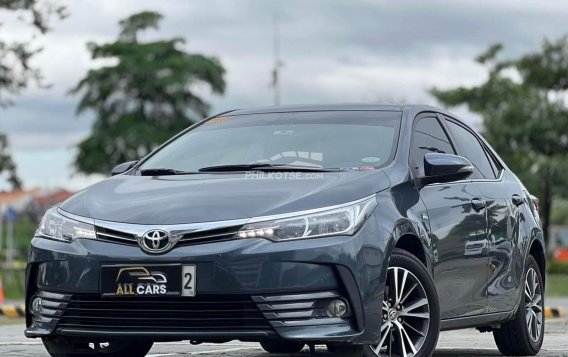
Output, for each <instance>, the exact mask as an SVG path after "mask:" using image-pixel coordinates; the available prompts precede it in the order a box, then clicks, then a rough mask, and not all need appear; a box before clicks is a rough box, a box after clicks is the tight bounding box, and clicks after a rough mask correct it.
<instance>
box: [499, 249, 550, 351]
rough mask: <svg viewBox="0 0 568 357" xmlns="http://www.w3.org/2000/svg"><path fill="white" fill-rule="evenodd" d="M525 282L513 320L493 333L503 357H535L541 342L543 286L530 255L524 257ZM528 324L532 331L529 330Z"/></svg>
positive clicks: (542, 336) (542, 335) (540, 275)
mask: <svg viewBox="0 0 568 357" xmlns="http://www.w3.org/2000/svg"><path fill="white" fill-rule="evenodd" d="M533 278H534V280H533ZM524 280H525V285H524V286H525V292H524V293H523V297H522V298H521V300H520V302H519V306H518V308H517V313H516V314H515V318H514V319H513V320H511V321H509V322H506V323H504V324H502V325H501V328H500V329H498V330H494V331H493V338H494V339H495V343H496V344H497V348H498V349H499V351H500V352H501V353H502V354H503V355H506V356H534V355H536V354H537V353H538V352H539V351H540V348H541V347H542V342H543V339H544V284H543V279H542V272H541V271H540V269H539V267H538V264H537V262H536V260H535V259H534V257H533V256H529V257H528V258H527V263H526V267H525V274H524ZM533 282H535V283H536V284H537V285H533ZM527 289H529V290H528V291H527ZM538 295H540V297H539V296H538ZM529 304H530V305H529ZM529 310H530V311H529ZM529 322H530V326H531V327H532V329H529Z"/></svg>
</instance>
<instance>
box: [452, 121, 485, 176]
mask: <svg viewBox="0 0 568 357" xmlns="http://www.w3.org/2000/svg"><path fill="white" fill-rule="evenodd" d="M446 123H447V124H448V128H449V129H450V132H451V133H452V136H453V137H454V140H455V142H456V145H457V146H458V147H459V149H460V152H461V154H462V155H463V156H465V157H466V158H467V159H468V160H469V161H471V163H472V164H473V166H474V170H473V176H472V178H487V179H494V178H495V177H496V173H495V171H494V169H493V167H492V166H491V163H490V162H489V158H488V157H487V153H486V152H485V150H484V149H483V146H481V143H480V142H479V140H478V139H477V138H476V137H475V135H473V134H472V133H471V132H470V131H469V130H467V129H466V128H464V127H463V126H461V125H458V124H456V123H454V122H452V121H449V120H448V121H446Z"/></svg>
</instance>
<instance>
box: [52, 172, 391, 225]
mask: <svg viewBox="0 0 568 357" xmlns="http://www.w3.org/2000/svg"><path fill="white" fill-rule="evenodd" d="M281 174H282V176H284V174H285V173H281ZM315 174H316V175H318V177H317V178H312V179H307V178H303V179H302V178H297V177H296V178H278V177H277V176H278V175H275V176H276V177H272V178H270V177H264V178H258V177H257V178H251V177H248V176H246V175H245V174H243V173H230V174H225V173H218V174H195V175H183V176H160V177H147V176H131V175H119V176H115V177H112V178H109V179H106V180H104V181H102V182H99V183H97V184H95V185H93V186H91V187H89V188H87V189H85V190H83V191H81V192H79V193H77V194H76V195H74V196H73V197H71V198H70V199H68V200H67V201H65V202H64V203H62V204H61V206H60V208H61V209H62V210H64V211H66V212H69V213H72V214H76V215H79V216H83V217H89V218H94V219H96V220H105V221H114V222H122V223H133V224H156V225H157V224H186V223H199V222H210V221H223V220H232V219H243V218H251V217H258V216H265V215H272V214H281V213H289V212H294V211H301V210H307V209H314V208H320V207H325V206H332V205H336V204H342V203H346V202H349V201H354V200H357V199H360V198H363V197H366V196H369V195H371V194H374V193H376V192H379V191H382V190H384V189H387V188H388V187H389V180H388V178H387V176H386V175H385V174H384V173H383V172H382V170H372V171H355V172H332V173H322V174H320V173H315ZM265 175H266V176H268V175H269V174H268V173H266V174H265Z"/></svg>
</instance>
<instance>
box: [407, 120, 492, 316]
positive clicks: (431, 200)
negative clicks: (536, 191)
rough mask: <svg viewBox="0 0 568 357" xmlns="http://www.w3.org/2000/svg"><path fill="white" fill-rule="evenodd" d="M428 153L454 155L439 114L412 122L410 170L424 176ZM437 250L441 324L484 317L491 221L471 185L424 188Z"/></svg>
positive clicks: (453, 184)
mask: <svg viewBox="0 0 568 357" xmlns="http://www.w3.org/2000/svg"><path fill="white" fill-rule="evenodd" d="M428 152H439V153H448V154H456V150H455V146H454V145H453V144H452V142H451V140H450V139H449V136H448V134H447V132H446V128H445V126H443V124H442V122H441V121H440V120H439V118H438V117H437V116H436V115H435V114H427V115H423V116H421V117H418V118H416V120H415V122H414V128H413V135H412V147H411V155H410V157H411V162H410V164H411V167H412V168H413V171H414V175H415V176H416V175H418V176H422V175H424V168H423V166H424V155H425V154H426V153H428ZM420 197H421V198H422V200H423V201H424V204H425V206H426V208H427V211H428V215H427V217H423V219H425V220H427V221H428V222H429V226H430V234H431V237H432V245H433V249H434V260H435V261H434V282H435V284H436V288H437V290H438V296H439V299H440V310H441V311H440V312H441V318H442V319H450V318H456V317H462V316H469V315H476V314H479V313H483V312H484V311H485V308H486V305H487V295H486V288H487V278H488V267H487V265H488V255H487V252H488V250H487V247H488V241H487V217H486V211H485V201H484V200H483V198H482V195H481V193H480V190H479V187H478V185H477V184H476V183H475V182H473V181H472V180H463V181H458V182H450V183H435V184H429V185H426V186H424V187H422V188H420Z"/></svg>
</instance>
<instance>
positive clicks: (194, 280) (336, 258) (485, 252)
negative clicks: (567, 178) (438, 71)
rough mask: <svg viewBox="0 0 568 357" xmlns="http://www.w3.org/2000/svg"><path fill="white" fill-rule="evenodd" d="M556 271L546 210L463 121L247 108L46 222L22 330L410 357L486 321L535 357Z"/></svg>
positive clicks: (75, 346)
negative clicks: (547, 278) (550, 266)
mask: <svg viewBox="0 0 568 357" xmlns="http://www.w3.org/2000/svg"><path fill="white" fill-rule="evenodd" d="M544 266H545V257H544V245H543V236H542V231H541V225H540V221H539V217H538V212H537V208H536V205H535V202H534V199H533V198H532V196H531V195H530V194H529V193H528V192H527V191H526V189H525V188H524V186H523V185H522V183H521V182H520V181H519V180H518V179H517V177H516V176H515V175H514V174H513V173H512V172H511V171H510V170H509V169H508V168H507V166H506V165H505V163H504V162H503V161H502V160H501V159H500V158H499V156H498V155H497V154H496V153H495V151H494V150H493V149H492V148H491V147H490V146H489V145H488V144H487V142H485V140H483V138H481V137H480V136H479V135H478V134H477V133H475V132H474V131H473V130H472V129H471V128H469V127H468V126H467V125H465V124H464V123H463V122H461V121H460V120H458V119H456V117H455V116H453V115H451V114H449V113H446V112H444V111H442V110H439V109H437V108H432V107H423V106H403V107H399V106H378V105H342V106H295V107H276V108H264V109H257V110H236V111H232V112H228V113H224V114H221V115H218V116H215V117H212V118H209V119H206V120H203V121H201V122H199V123H198V124H196V125H194V126H192V127H190V128H189V129H188V130H186V131H184V132H182V133H180V134H179V135H177V136H176V137H174V138H173V139H171V140H170V141H168V142H167V143H165V144H164V145H162V146H161V147H159V148H158V149H156V150H155V151H154V152H152V153H151V154H149V155H148V156H146V157H144V158H142V159H141V160H140V161H138V162H130V163H125V164H122V165H119V166H117V167H116V168H115V169H114V170H113V177H111V178H109V179H106V180H104V181H102V182H100V183H98V184H95V185H93V186H91V187H89V188H87V189H85V190H83V191H81V192H79V193H78V194H76V195H75V196H73V197H72V198H70V199H68V200H67V201H65V202H63V203H62V204H61V205H59V206H57V207H54V208H52V209H50V210H49V211H48V212H47V213H46V214H45V217H44V218H43V220H42V222H41V225H40V227H39V228H38V230H37V233H36V235H35V237H34V238H33V240H32V244H31V250H30V254H29V264H28V267H27V280H26V285H27V294H26V304H27V307H28V308H27V316H26V323H27V328H26V331H25V333H26V336H28V337H31V338H41V339H42V340H43V343H44V345H45V347H46V349H47V350H48V352H49V353H50V354H51V355H52V356H60V357H61V356H79V355H81V356H82V355H84V354H90V355H97V356H98V355H101V356H105V355H107V356H144V355H145V354H146V353H147V352H148V351H149V350H150V348H151V347H152V344H153V343H154V342H157V341H179V340H189V341H191V343H192V344H198V343H203V342H218V343H222V342H226V341H230V340H241V341H255V342H260V343H261V345H262V347H263V348H264V349H265V350H266V351H267V352H270V353H288V354H290V353H295V352H298V351H300V350H301V349H302V348H304V347H305V346H306V345H314V344H325V345H327V347H328V349H329V350H330V351H335V352H338V353H339V355H341V356H348V355H349V356H367V357H368V356H404V357H406V356H415V357H416V356H428V355H430V354H431V353H432V351H433V350H434V348H435V345H436V342H437V339H438V333H439V331H440V330H450V329H461V328H469V327H476V328H478V329H479V330H480V331H481V332H492V333H493V335H494V337H495V342H496V344H497V346H498V348H499V350H500V351H501V352H502V353H504V354H506V355H534V354H536V353H537V352H538V351H539V349H540V347H541V345H542V341H543V331H544V317H543V304H544V301H543V291H544V274H543V273H544ZM188 347H189V344H188Z"/></svg>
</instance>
